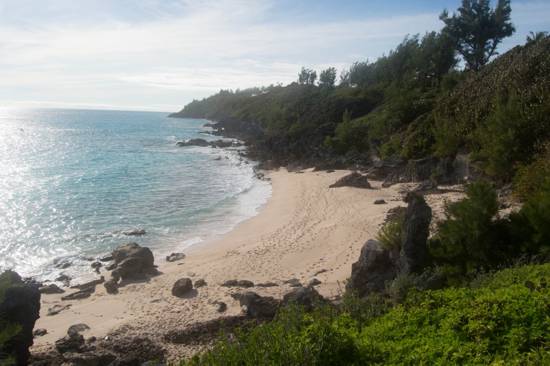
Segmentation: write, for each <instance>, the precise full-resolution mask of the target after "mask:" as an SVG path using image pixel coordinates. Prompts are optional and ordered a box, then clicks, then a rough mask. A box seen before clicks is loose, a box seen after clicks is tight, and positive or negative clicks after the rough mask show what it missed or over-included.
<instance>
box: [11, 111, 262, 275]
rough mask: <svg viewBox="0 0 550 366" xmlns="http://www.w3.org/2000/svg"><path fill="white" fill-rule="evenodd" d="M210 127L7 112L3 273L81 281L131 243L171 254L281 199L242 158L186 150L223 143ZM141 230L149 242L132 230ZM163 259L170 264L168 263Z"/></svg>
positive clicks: (147, 118) (148, 116)
mask: <svg viewBox="0 0 550 366" xmlns="http://www.w3.org/2000/svg"><path fill="white" fill-rule="evenodd" d="M205 122H206V121H204V120H194V119H171V118H167V117H166V114H165V113H152V112H120V111H84V110H0V269H6V268H12V269H15V270H17V271H19V272H20V273H22V274H23V275H26V276H29V275H32V276H36V277H38V278H40V279H52V278H55V277H56V276H57V275H58V274H59V273H60V272H61V269H58V268H55V267H54V266H53V262H54V260H58V261H59V260H65V259H69V260H70V261H71V262H73V265H72V266H71V267H69V268H67V269H64V270H62V271H63V272H64V273H67V274H69V275H71V276H79V275H82V274H85V273H89V272H90V262H89V261H88V260H89V258H86V257H91V258H95V257H97V256H100V255H102V254H104V253H107V252H109V251H110V250H111V249H112V248H114V247H116V246H118V245H120V244H123V243H125V242H128V241H136V242H138V243H140V244H142V245H145V246H149V247H151V248H152V249H153V250H154V252H155V254H157V255H163V254H165V253H166V252H170V251H174V250H184V249H185V248H187V247H188V246H189V245H192V244H195V243H198V242H201V241H205V240H208V239H210V238H212V237H214V236H216V235H220V234H222V233H224V232H227V231H229V230H230V229H231V228H232V227H234V226H235V225H236V224H237V223H238V222H240V221H242V220H244V219H246V218H248V217H251V216H253V215H254V214H255V213H256V212H257V210H258V209H259V207H260V206H261V205H262V204H263V203H264V202H265V201H266V199H267V197H268V196H269V194H270V190H271V188H270V186H269V185H268V184H267V183H265V182H262V181H259V180H258V179H256V178H255V177H254V174H253V167H252V164H250V163H249V162H247V161H244V160H242V159H241V158H240V157H239V155H238V152H237V151H236V150H225V149H214V148H209V147H206V148H205V147H186V148H179V147H177V146H176V145H175V143H176V141H179V140H182V139H189V138H197V137H201V138H205V139H213V138H214V137H212V136H209V135H207V134H204V132H205V131H206V128H204V127H202V126H203V124H204V123H205ZM133 228H140V229H145V230H146V231H147V234H146V235H145V236H143V237H127V236H125V235H124V234H123V233H122V231H125V230H129V229H133ZM159 261H160V260H159Z"/></svg>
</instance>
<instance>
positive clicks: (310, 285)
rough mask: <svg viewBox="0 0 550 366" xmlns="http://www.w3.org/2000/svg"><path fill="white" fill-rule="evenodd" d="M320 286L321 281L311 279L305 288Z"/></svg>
mask: <svg viewBox="0 0 550 366" xmlns="http://www.w3.org/2000/svg"><path fill="white" fill-rule="evenodd" d="M320 284H321V281H319V280H318V279H317V278H312V279H311V280H310V281H309V282H308V283H307V286H306V287H313V286H317V285H320Z"/></svg>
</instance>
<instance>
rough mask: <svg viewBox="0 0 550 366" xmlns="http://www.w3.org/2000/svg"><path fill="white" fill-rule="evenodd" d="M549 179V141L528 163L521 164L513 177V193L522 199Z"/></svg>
mask: <svg viewBox="0 0 550 366" xmlns="http://www.w3.org/2000/svg"><path fill="white" fill-rule="evenodd" d="M549 180H550V143H548V144H546V147H545V148H544V149H543V152H542V153H541V154H539V155H538V156H537V157H536V158H535V160H534V161H533V162H531V163H530V164H526V165H522V166H521V167H520V168H519V169H518V172H517V174H516V176H515V177H514V195H515V196H516V197H517V198H519V199H520V200H522V201H526V200H528V199H529V198H530V197H532V196H533V195H534V194H536V193H537V192H538V191H539V190H540V188H541V187H543V186H544V184H545V183H546V182H547V181H549Z"/></svg>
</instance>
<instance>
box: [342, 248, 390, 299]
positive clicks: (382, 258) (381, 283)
mask: <svg viewBox="0 0 550 366" xmlns="http://www.w3.org/2000/svg"><path fill="white" fill-rule="evenodd" d="M396 274H397V268H396V265H395V262H394V260H393V259H392V256H391V254H390V252H389V251H388V250H386V249H384V248H382V246H381V245H380V243H379V242H378V241H376V240H369V241H367V242H366V243H365V245H363V248H361V254H360V255H359V259H358V260H357V262H355V263H353V264H352V265H351V276H350V278H349V281H348V284H347V286H346V287H347V289H348V290H351V291H353V292H355V293H356V294H357V295H358V296H360V297H363V296H366V295H368V294H369V293H371V292H380V291H383V290H384V289H385V287H386V282H388V281H391V280H393V279H394V278H395V276H396Z"/></svg>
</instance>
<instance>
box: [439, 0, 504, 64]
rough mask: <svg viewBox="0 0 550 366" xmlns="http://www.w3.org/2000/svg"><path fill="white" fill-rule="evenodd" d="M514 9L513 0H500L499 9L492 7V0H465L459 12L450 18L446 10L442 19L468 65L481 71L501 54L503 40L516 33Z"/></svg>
mask: <svg viewBox="0 0 550 366" xmlns="http://www.w3.org/2000/svg"><path fill="white" fill-rule="evenodd" d="M511 12H512V8H511V7H510V0H498V3H497V5H496V8H495V9H491V4H490V0H462V6H461V7H460V8H458V12H457V13H455V14H453V15H452V16H451V17H450V16H449V13H448V11H447V10H444V11H443V13H442V14H441V16H440V17H439V18H440V19H441V20H442V21H443V22H444V23H445V28H444V29H443V31H444V32H445V33H446V34H448V35H449V36H450V37H451V39H453V40H454V42H455V43H456V49H457V51H458V53H460V54H461V55H462V57H463V58H464V61H465V62H466V65H467V67H468V68H469V69H471V70H479V69H480V68H481V67H482V66H483V65H485V64H486V63H487V62H489V60H490V59H491V57H493V56H494V55H497V54H498V53H497V51H496V49H497V47H498V45H499V44H500V43H501V42H502V40H503V39H504V38H506V37H509V36H511V35H512V34H513V33H514V32H515V28H514V26H513V25H512V23H511V21H510V13H511Z"/></svg>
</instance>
